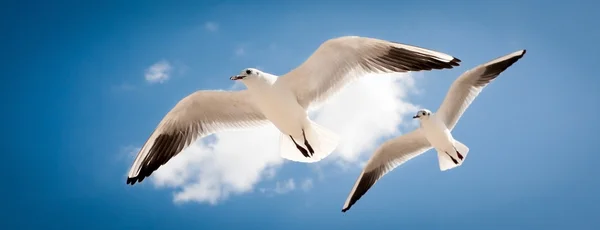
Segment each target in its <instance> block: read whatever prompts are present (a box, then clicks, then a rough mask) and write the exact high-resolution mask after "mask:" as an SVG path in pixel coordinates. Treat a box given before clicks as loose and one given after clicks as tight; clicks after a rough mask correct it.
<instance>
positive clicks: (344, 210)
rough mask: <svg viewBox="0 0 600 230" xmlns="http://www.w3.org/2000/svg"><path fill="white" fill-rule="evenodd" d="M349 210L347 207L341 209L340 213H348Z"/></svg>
mask: <svg viewBox="0 0 600 230" xmlns="http://www.w3.org/2000/svg"><path fill="white" fill-rule="evenodd" d="M349 209H350V207H347V208H342V212H346V211H348V210H349Z"/></svg>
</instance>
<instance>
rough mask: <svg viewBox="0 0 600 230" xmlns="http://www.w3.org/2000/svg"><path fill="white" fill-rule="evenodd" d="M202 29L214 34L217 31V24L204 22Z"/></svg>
mask: <svg viewBox="0 0 600 230" xmlns="http://www.w3.org/2000/svg"><path fill="white" fill-rule="evenodd" d="M204 29H206V30H208V31H210V32H215V31H217V30H219V24H217V23H216V22H206V23H204Z"/></svg>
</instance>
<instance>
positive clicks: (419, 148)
mask: <svg viewBox="0 0 600 230" xmlns="http://www.w3.org/2000/svg"><path fill="white" fill-rule="evenodd" d="M525 52H526V51H525V50H520V51H516V52H514V53H511V54H507V55H505V56H502V57H499V58H496V59H494V60H492V61H489V62H487V63H485V64H482V65H479V66H476V67H475V68H473V69H471V70H469V71H466V72H465V73H463V74H462V75H461V76H460V77H459V78H458V79H456V80H455V81H454V83H453V84H452V85H451V87H450V89H449V90H448V93H447V95H446V98H445V99H444V101H443V102H442V104H441V106H440V108H439V109H438V111H437V112H436V113H432V112H431V111H429V110H427V109H421V110H419V111H418V112H417V114H416V115H415V116H413V118H415V119H417V118H418V119H419V120H420V127H419V128H417V129H415V130H413V131H411V132H408V133H406V134H404V135H401V136H399V137H396V138H394V139H391V140H388V141H386V142H384V143H383V144H382V145H381V146H379V147H378V148H377V150H375V153H374V154H373V156H371V159H369V161H368V162H367V164H366V165H365V167H364V169H363V171H362V172H361V174H360V176H359V177H358V179H357V180H356V183H355V184H354V187H353V188H352V190H351V191H350V194H349V195H348V198H347V199H346V203H345V204H344V206H343V208H342V212H346V211H347V210H349V209H350V207H352V205H354V204H355V203H356V201H358V200H359V199H360V198H361V197H362V196H363V195H364V194H365V193H366V192H367V191H368V190H369V189H370V188H371V187H372V186H373V185H374V184H375V183H376V182H377V181H378V180H379V179H380V178H381V177H383V176H384V175H385V174H387V173H388V172H390V171H391V170H393V169H394V168H396V167H398V166H399V165H400V164H402V163H404V162H406V161H408V160H410V159H412V158H414V157H416V156H418V155H420V154H422V153H424V152H426V151H428V150H429V149H435V150H436V152H437V155H438V164H439V167H440V170H441V171H445V170H449V169H452V168H455V167H458V166H460V165H462V163H463V162H464V160H465V159H466V157H467V154H468V153H469V148H468V147H467V146H466V145H464V144H463V143H461V142H460V141H458V140H456V139H455V138H454V137H453V136H452V130H453V129H454V127H455V126H456V123H457V122H458V120H459V118H460V117H461V116H462V114H463V113H464V111H465V110H466V109H467V107H468V106H469V105H470V104H471V103H472V102H473V100H474V99H475V97H477V95H479V93H480V92H481V90H483V88H484V87H485V86H487V85H488V84H489V83H490V82H491V81H493V80H494V79H496V77H498V76H499V75H500V74H501V73H502V72H503V71H505V70H506V69H507V68H508V67H510V66H511V65H512V64H514V63H515V62H517V61H518V60H519V59H521V57H523V55H525Z"/></svg>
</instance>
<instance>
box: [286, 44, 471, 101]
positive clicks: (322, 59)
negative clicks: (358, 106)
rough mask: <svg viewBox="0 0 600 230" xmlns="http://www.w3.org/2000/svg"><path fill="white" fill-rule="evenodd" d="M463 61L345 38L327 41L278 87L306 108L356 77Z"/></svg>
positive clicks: (448, 65) (442, 66) (445, 66)
mask: <svg viewBox="0 0 600 230" xmlns="http://www.w3.org/2000/svg"><path fill="white" fill-rule="evenodd" d="M459 62H460V60H459V59H457V58H455V57H452V56H450V55H448V54H445V53H441V52H437V51H433V50H428V49H424V48H420V47H416V46H411V45H406V44H401V43H395V42H390V41H385V40H380V39H375V38H367V37H357V36H344V37H338V38H334V39H330V40H327V41H325V42H324V43H323V44H321V46H319V48H318V49H317V50H316V51H315V52H314V53H313V54H312V55H311V56H310V57H309V58H308V59H307V60H306V61H305V62H304V63H302V64H301V65H300V66H298V67H297V68H296V69H294V70H292V71H290V72H289V73H287V74H285V75H283V76H281V77H280V78H279V79H278V80H277V82H276V83H275V84H283V85H285V86H286V87H287V88H290V89H291V90H292V91H293V92H294V93H295V95H296V97H297V98H298V102H299V103H300V105H302V106H303V107H304V108H308V107H309V106H310V105H311V104H313V103H315V104H318V103H319V102H322V101H324V100H325V99H327V98H328V97H329V96H331V95H332V94H333V93H335V92H337V91H339V90H340V89H341V88H342V87H344V86H345V85H346V84H348V83H349V82H351V81H352V80H355V79H356V78H357V77H360V76H363V75H366V74H369V73H392V72H408V71H423V70H432V69H451V68H453V67H454V66H458V65H459Z"/></svg>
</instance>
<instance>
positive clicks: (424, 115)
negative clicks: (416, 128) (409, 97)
mask: <svg viewBox="0 0 600 230" xmlns="http://www.w3.org/2000/svg"><path fill="white" fill-rule="evenodd" d="M430 115H431V111H429V110H428V109H421V110H419V112H417V115H414V116H413V119H416V118H419V119H423V118H429V116H430Z"/></svg>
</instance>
